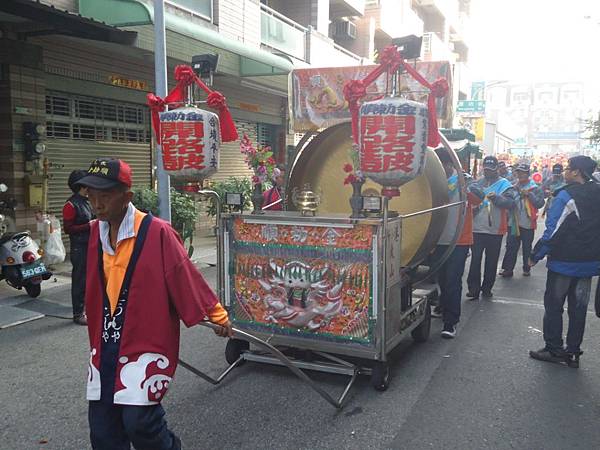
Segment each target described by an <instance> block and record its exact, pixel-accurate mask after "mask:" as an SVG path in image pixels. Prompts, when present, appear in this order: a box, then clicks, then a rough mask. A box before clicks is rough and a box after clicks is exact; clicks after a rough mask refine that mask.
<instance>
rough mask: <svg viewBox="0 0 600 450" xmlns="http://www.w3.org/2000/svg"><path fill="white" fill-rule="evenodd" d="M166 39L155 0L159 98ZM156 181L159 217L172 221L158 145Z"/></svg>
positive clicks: (168, 184) (164, 82) (163, 90)
mask: <svg viewBox="0 0 600 450" xmlns="http://www.w3.org/2000/svg"><path fill="white" fill-rule="evenodd" d="M166 46H167V45H166V38H165V4H164V0H154V77H155V90H156V94H157V95H158V96H159V97H162V98H164V97H166V96H167V50H166ZM156 181H157V184H158V208H159V216H160V218H161V219H163V220H166V221H167V222H170V221H171V196H170V190H171V181H170V179H169V175H168V174H167V172H165V170H164V167H163V160H162V148H161V146H160V145H159V144H158V143H157V144H156Z"/></svg>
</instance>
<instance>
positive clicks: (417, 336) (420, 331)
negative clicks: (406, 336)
mask: <svg viewBox="0 0 600 450" xmlns="http://www.w3.org/2000/svg"><path fill="white" fill-rule="evenodd" d="M430 330H431V306H430V305H429V302H427V307H426V308H425V317H424V318H423V322H421V323H420V324H419V326H418V327H417V328H415V329H414V330H412V331H411V333H410V334H411V336H412V338H413V340H414V341H415V342H419V343H422V342H425V341H427V339H429V331H430Z"/></svg>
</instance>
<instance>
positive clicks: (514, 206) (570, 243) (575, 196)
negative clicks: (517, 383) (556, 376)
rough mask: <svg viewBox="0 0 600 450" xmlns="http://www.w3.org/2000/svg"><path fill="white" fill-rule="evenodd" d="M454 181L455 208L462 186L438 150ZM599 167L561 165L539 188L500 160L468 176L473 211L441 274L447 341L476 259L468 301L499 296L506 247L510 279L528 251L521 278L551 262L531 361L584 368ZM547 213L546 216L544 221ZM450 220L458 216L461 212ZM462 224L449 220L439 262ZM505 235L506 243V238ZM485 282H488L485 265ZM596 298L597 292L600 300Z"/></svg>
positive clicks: (599, 209)
mask: <svg viewBox="0 0 600 450" xmlns="http://www.w3.org/2000/svg"><path fill="white" fill-rule="evenodd" d="M436 153H437V155H438V157H439V158H440V161H441V162H442V164H443V166H444V169H445V171H446V175H447V177H448V191H449V195H450V202H454V201H457V200H458V195H459V194H458V179H457V173H456V171H455V169H454V166H453V163H452V158H451V157H450V155H449V153H448V151H447V150H445V149H444V148H440V149H437V150H436ZM596 168H597V165H596V162H595V161H593V160H592V159H591V158H589V157H587V156H574V157H572V158H570V159H569V161H568V165H567V167H566V168H565V167H563V166H562V165H560V164H555V165H554V166H553V167H552V172H551V173H546V176H545V178H544V179H543V181H542V183H541V184H540V185H538V184H537V183H536V182H534V181H533V180H532V179H531V168H530V165H529V164H528V163H525V162H521V163H519V164H516V165H515V166H513V167H510V168H509V167H507V166H506V164H504V163H502V162H499V161H498V159H497V158H496V157H494V156H486V157H485V158H484V160H483V177H481V178H480V179H478V180H472V179H470V177H469V175H466V177H467V210H466V217H465V221H464V226H463V230H462V234H461V236H460V238H459V240H458V243H457V245H456V247H455V248H454V250H453V252H452V253H451V254H450V256H449V258H448V259H447V260H446V262H445V263H444V264H443V266H442V268H441V270H440V271H439V274H438V284H439V286H440V301H439V305H438V306H437V307H436V308H435V309H434V311H433V313H432V314H433V315H434V316H435V317H441V318H442V320H443V323H444V326H443V330H442V337H444V338H448V339H451V338H454V337H455V336H456V325H457V324H458V322H459V319H460V308H461V300H462V277H463V272H464V269H465V266H466V261H467V258H468V254H469V248H470V254H471V261H470V266H469V273H468V276H467V288H468V292H467V294H466V296H467V298H468V299H469V300H478V299H479V298H480V297H481V298H483V299H489V298H491V297H493V292H492V289H493V287H494V283H495V281H496V275H497V270H498V262H499V258H500V253H501V249H502V243H503V241H505V253H504V258H503V260H502V265H501V271H500V272H499V275H500V276H501V277H503V278H511V277H513V275H514V269H515V266H516V264H517V259H518V252H519V248H522V263H523V264H522V269H523V271H522V274H523V276H524V277H529V276H530V270H531V267H533V266H535V265H536V264H537V263H538V262H539V261H541V260H542V259H544V258H545V259H546V260H547V264H546V265H547V269H548V274H547V281H546V291H545V294H544V309H545V313H544V321H543V323H544V327H543V328H544V329H543V337H544V341H545V346H544V347H543V348H541V349H540V350H532V351H530V352H529V355H530V356H531V357H532V358H534V359H538V360H542V361H549V362H557V363H566V364H567V365H569V367H575V368H576V367H579V357H580V355H581V354H582V351H581V347H580V346H581V342H582V340H583V333H584V329H585V319H586V314H587V307H588V303H589V300H590V296H591V281H592V277H594V276H597V275H600V184H599V181H600V180H599V178H600V177H598V173H597V172H595V170H596ZM509 169H512V170H509ZM540 211H541V214H540ZM450 214H457V213H456V212H454V213H450ZM540 215H541V216H542V217H545V220H546V223H545V225H546V227H545V231H544V233H543V235H542V236H541V238H540V239H539V240H538V241H537V243H536V244H535V245H533V242H534V237H535V232H536V229H537V220H538V217H539V216H540ZM456 223H457V220H448V221H447V226H446V229H445V230H444V233H443V235H442V239H441V240H440V245H439V246H438V248H437V249H436V253H434V254H433V258H435V257H436V254H437V255H442V254H444V252H445V251H446V249H447V245H449V239H450V237H451V236H453V233H455V229H456ZM504 236H506V239H504ZM484 256H485V262H484V264H483V277H482V268H481V265H482V262H483V261H484ZM596 297H598V292H597V293H596ZM565 301H567V304H568V317H569V323H568V330H567V335H566V347H565V345H564V344H565V342H564V341H563V319H562V317H563V308H564V304H565Z"/></svg>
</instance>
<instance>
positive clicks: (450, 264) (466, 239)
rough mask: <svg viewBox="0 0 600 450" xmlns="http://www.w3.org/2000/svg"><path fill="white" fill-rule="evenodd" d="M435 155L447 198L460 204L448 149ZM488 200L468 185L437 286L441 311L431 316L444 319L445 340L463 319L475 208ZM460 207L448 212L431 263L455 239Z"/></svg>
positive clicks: (456, 180)
mask: <svg viewBox="0 0 600 450" xmlns="http://www.w3.org/2000/svg"><path fill="white" fill-rule="evenodd" d="M435 153H436V154H437V155H438V158H440V161H441V163H442V166H443V167H444V171H445V172H446V177H447V178H448V196H449V202H450V203H454V202H458V201H460V191H459V182H458V177H459V176H460V175H459V174H458V173H457V172H456V169H455V168H454V164H453V162H452V158H451V157H450V154H449V153H448V150H446V149H445V148H443V147H442V148H438V149H436V151H435ZM484 197H485V195H484V193H483V190H482V189H479V188H478V187H477V186H475V185H473V184H472V183H469V185H468V187H467V211H466V213H465V220H464V223H463V229H462V232H461V233H460V236H459V238H458V241H457V242H456V246H455V247H454V250H453V251H452V252H451V253H450V255H449V256H448V258H447V259H446V261H445V262H444V263H443V264H442V266H441V267H440V268H439V271H438V284H439V286H440V305H439V306H440V309H441V311H440V312H438V311H436V313H435V314H434V313H433V312H432V315H433V316H434V317H440V316H441V317H442V320H443V322H444V328H443V329H442V333H441V336H442V337H443V338H445V339H452V338H454V337H455V336H456V326H457V324H458V322H459V320H460V309H461V308H460V305H461V299H462V284H463V283H462V278H463V274H464V271H465V264H466V261H467V255H468V253H469V248H470V247H471V245H472V244H473V206H477V205H479V204H480V203H481V202H483V198H484ZM458 212H459V209H458V208H449V209H448V219H447V220H446V226H445V228H444V231H443V232H442V235H441V236H440V239H439V241H438V246H437V247H436V249H435V251H434V253H433V256H432V260H434V261H435V259H437V258H440V257H441V256H442V255H444V254H445V253H446V251H447V250H448V246H449V245H450V244H452V242H453V239H454V238H455V236H456V227H457V225H458V219H459V217H458Z"/></svg>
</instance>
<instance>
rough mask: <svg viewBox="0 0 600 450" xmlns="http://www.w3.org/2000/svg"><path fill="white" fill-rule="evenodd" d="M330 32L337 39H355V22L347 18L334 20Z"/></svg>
mask: <svg viewBox="0 0 600 450" xmlns="http://www.w3.org/2000/svg"><path fill="white" fill-rule="evenodd" d="M332 34H333V37H334V38H337V39H356V24H355V23H354V22H350V21H349V20H338V21H335V22H333V33H332Z"/></svg>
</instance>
